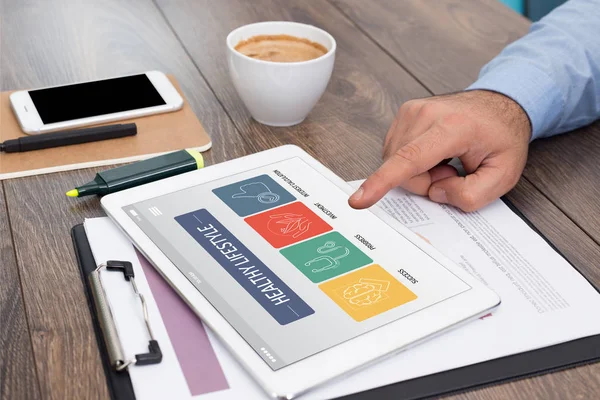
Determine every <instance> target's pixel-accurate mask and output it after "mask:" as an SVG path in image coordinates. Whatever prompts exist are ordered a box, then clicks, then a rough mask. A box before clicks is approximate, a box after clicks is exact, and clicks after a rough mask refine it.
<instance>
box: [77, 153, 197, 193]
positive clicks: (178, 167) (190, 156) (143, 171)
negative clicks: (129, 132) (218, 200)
mask: <svg viewBox="0 0 600 400" xmlns="http://www.w3.org/2000/svg"><path fill="white" fill-rule="evenodd" d="M202 167H204V159H203V158H202V154H200V152H199V151H197V150H187V149H186V150H180V151H176V152H174V153H168V154H164V155H162V156H158V157H153V158H149V159H147V160H143V161H138V162H135V163H132V164H129V165H124V166H122V167H118V168H113V169H109V170H107V171H102V172H98V173H97V174H96V178H94V180H93V181H91V182H89V183H86V184H85V185H83V186H79V187H77V188H75V189H73V190H69V191H68V192H67V196H69V197H81V196H88V195H92V194H97V195H100V196H104V195H105V194H109V193H114V192H118V191H120V190H125V189H129V188H132V187H135V186H140V185H143V184H145V183H149V182H154V181H157V180H159V179H164V178H168V177H170V176H175V175H179V174H183V173H184V172H190V171H195V170H197V169H200V168H202Z"/></svg>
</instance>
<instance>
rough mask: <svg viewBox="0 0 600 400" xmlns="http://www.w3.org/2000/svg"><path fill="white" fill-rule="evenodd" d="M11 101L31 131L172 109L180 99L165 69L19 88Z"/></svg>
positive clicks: (43, 131)
mask: <svg viewBox="0 0 600 400" xmlns="http://www.w3.org/2000/svg"><path fill="white" fill-rule="evenodd" d="M10 104H11V107H12V109H13V111H14V113H15V115H16V117H17V120H18V121H19V125H21V129H22V130H23V132H25V133H27V134H30V135H31V134H38V133H46V132H52V131H57V130H61V129H69V128H75V127H80V126H87V125H95V124H100V123H105V122H111V121H119V120H123V119H129V118H135V117H142V116H145V115H152V114H159V113H165V112H170V111H175V110H179V109H180V108H181V107H183V99H182V98H181V96H180V95H179V93H178V92H177V89H175V87H174V86H173V84H172V83H171V81H169V79H168V78H167V76H166V75H165V74H164V73H162V72H159V71H150V72H146V73H143V74H137V75H129V76H122V77H118V78H110V79H103V80H97V81H89V82H81V83H75V84H70V85H61V86H53V87H47V88H42V89H34V90H24V91H18V92H14V93H12V94H11V95H10Z"/></svg>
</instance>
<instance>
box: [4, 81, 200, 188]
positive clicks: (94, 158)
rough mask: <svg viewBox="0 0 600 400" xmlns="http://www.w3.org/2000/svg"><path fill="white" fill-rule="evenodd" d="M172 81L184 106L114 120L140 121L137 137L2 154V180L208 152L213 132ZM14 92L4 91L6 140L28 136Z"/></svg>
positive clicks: (138, 122) (137, 122)
mask: <svg viewBox="0 0 600 400" xmlns="http://www.w3.org/2000/svg"><path fill="white" fill-rule="evenodd" d="M169 79H170V80H171V82H173V84H174V85H175V87H176V88H177V90H178V91H179V94H181V97H182V98H183V101H184V104H183V108H182V109H181V110H178V111H175V112H170V113H164V114H157V115H152V116H148V117H141V118H134V119H130V120H125V121H118V122H111V124H112V123H128V122H135V123H136V124H137V129H138V133H137V135H135V136H130V137H126V138H120V139H111V140H103V141H100V142H92V143H84V144H77V145H73V146H65V147H55V148H52V149H43V150H36V151H29V152H24V153H0V180H2V179H10V178H17V177H22V176H29V175H39V174H47V173H51V172H58V171H67V170H72V169H79V168H88V167H95V166H102V165H110V164H119V163H125V162H131V161H137V160H141V159H144V158H148V157H152V156H155V155H158V154H162V153H168V152H170V151H176V150H181V149H197V150H199V151H206V150H208V149H209V148H210V146H211V142H210V138H209V137H208V134H207V133H206V131H205V130H204V128H203V127H202V124H201V123H200V121H198V118H196V115H194V112H193V111H192V109H191V107H190V105H189V104H188V102H187V100H186V99H185V97H184V96H183V94H182V93H181V88H180V87H179V85H178V84H177V82H176V81H175V79H174V78H173V77H172V76H169ZM11 93H12V92H2V93H0V142H3V141H5V140H9V139H14V138H18V137H20V136H26V135H25V133H23V131H22V130H21V127H20V126H19V123H18V121H17V119H16V118H15V115H14V114H13V112H12V109H11V107H10V100H9V97H8V96H9V95H10V94H11Z"/></svg>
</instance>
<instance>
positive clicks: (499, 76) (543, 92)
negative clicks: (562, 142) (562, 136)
mask: <svg viewBox="0 0 600 400" xmlns="http://www.w3.org/2000/svg"><path fill="white" fill-rule="evenodd" d="M465 90H490V91H493V92H498V93H501V94H503V95H505V96H507V97H510V98H511V99H513V100H514V101H516V102H517V103H518V104H519V105H520V106H521V107H522V108H523V110H525V113H527V116H528V117H529V121H530V122H531V130H532V132H531V140H534V139H537V138H540V137H544V136H550V135H551V134H552V131H553V130H555V129H556V128H557V127H558V124H559V121H560V119H561V114H562V110H563V106H564V99H563V97H562V95H561V93H560V91H559V90H558V88H557V86H556V84H555V82H554V81H553V80H552V78H550V76H548V75H547V74H546V73H545V72H544V71H542V70H541V69H539V68H538V67H536V66H535V65H533V64H531V63H527V62H521V61H517V60H505V61H502V62H501V63H498V64H494V61H492V62H491V63H490V64H488V65H487V66H486V67H484V69H483V70H482V71H481V73H480V75H479V79H478V80H477V81H476V82H475V83H473V84H472V85H471V86H469V87H468V88H467V89H465Z"/></svg>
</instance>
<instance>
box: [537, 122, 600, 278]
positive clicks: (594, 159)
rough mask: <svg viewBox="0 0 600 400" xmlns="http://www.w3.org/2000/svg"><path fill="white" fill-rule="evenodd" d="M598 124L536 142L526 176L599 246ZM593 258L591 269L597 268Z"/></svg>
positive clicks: (599, 135) (599, 182)
mask: <svg viewBox="0 0 600 400" xmlns="http://www.w3.org/2000/svg"><path fill="white" fill-rule="evenodd" d="M599 154H600V122H596V123H594V124H593V125H592V126H590V127H587V128H583V129H579V130H577V131H574V132H571V133H569V134H565V135H560V136H556V137H552V138H550V139H542V140H536V141H535V142H534V143H532V145H531V149H530V157H529V160H528V162H527V168H526V169H525V176H526V177H527V178H528V179H529V180H530V181H531V182H533V183H534V184H535V186H536V187H537V188H538V189H539V190H541V191H542V192H544V193H545V194H546V195H547V196H548V197H549V198H550V199H551V200H552V201H553V202H554V203H555V204H556V205H557V206H558V207H559V208H560V209H561V210H562V211H563V212H564V213H565V214H566V215H568V216H569V217H570V218H571V219H573V221H575V222H576V223H577V224H578V225H579V226H580V227H581V228H582V229H583V230H584V231H585V232H586V233H587V234H589V235H590V236H591V237H593V238H594V240H595V241H596V243H600V163H599V162H598V155H599ZM598 260H600V258H598V259H596V262H595V264H591V265H590V267H592V268H596V269H600V268H599V267H598V265H599V263H598Z"/></svg>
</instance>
